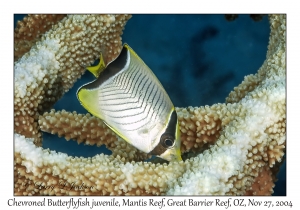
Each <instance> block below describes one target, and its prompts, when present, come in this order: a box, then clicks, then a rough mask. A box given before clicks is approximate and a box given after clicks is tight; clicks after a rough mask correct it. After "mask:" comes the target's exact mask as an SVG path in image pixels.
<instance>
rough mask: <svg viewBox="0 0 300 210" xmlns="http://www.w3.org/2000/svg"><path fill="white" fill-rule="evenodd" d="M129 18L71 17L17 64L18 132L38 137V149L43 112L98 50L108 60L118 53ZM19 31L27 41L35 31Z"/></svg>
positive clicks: (16, 105) (76, 76) (77, 75)
mask: <svg viewBox="0 0 300 210" xmlns="http://www.w3.org/2000/svg"><path fill="white" fill-rule="evenodd" d="M34 17H35V18H36V19H38V18H42V19H43V18H44V16H43V15H41V16H34ZM129 18H130V16H129V15H68V16H67V17H65V18H64V19H63V20H61V21H60V22H58V24H57V25H54V26H53V27H52V29H51V30H49V31H47V33H45V34H44V35H43V36H42V37H41V39H40V40H39V41H38V42H36V44H35V45H34V46H33V47H32V48H31V50H30V51H29V52H27V53H26V54H24V55H23V57H22V58H20V59H19V60H18V61H17V62H16V63H15V94H14V99H15V100H14V125H15V128H14V131H15V132H17V133H20V134H23V135H25V136H26V137H32V138H34V139H35V143H36V144H37V145H40V142H41V134H40V132H39V129H38V126H37V120H38V115H39V113H43V112H44V111H45V110H47V109H49V107H51V106H52V105H53V104H54V103H55V102H56V101H57V100H58V99H59V98H60V97H61V96H62V95H63V94H64V93H65V92H67V91H68V90H69V88H70V87H71V86H72V85H73V83H74V82H75V81H76V80H77V79H78V78H80V77H81V75H82V74H83V72H84V68H83V66H87V65H90V64H91V63H92V62H93V61H94V60H95V59H96V58H97V57H98V56H99V54H100V51H102V52H103V53H104V54H105V59H106V61H110V60H112V59H113V58H114V57H115V56H116V55H117V54H118V52H119V51H120V49H121V37H120V35H121V34H122V30H123V28H124V25H125V23H126V21H127V20H128V19H129ZM28 19H30V18H28ZM21 29H22V30H21ZM21 29H19V31H20V30H21V31H22V32H23V33H24V34H23V36H25V37H26V35H27V34H28V33H30V34H31V33H32V32H31V30H29V31H25V30H24V29H23V28H21ZM35 31H36V30H35ZM26 32H27V33H26ZM27 36H28V35H27Z"/></svg>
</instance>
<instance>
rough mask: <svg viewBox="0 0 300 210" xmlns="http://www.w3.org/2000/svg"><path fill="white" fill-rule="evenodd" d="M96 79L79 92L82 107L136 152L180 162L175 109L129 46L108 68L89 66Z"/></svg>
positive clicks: (102, 64)
mask: <svg viewBox="0 0 300 210" xmlns="http://www.w3.org/2000/svg"><path fill="white" fill-rule="evenodd" d="M87 69H88V70H89V71H91V72H92V73H93V74H94V75H95V76H96V77H97V79H96V80H95V81H93V82H91V83H88V84H86V85H83V86H82V87H80V88H79V89H78V91H77V97H78V100H79V101H80V103H81V104H82V106H83V107H84V108H85V109H87V110H88V111H89V112H90V113H91V114H93V115H94V116H96V117H98V118H100V119H102V120H103V121H104V122H105V124H106V125H107V126H108V127H110V128H111V129H112V130H113V131H114V132H115V133H116V134H118V135H119V136H120V137H121V138H123V139H124V140H125V141H127V142H128V143H130V144H131V145H133V146H134V147H136V148H137V149H139V150H141V151H143V152H145V153H149V154H152V155H157V156H159V157H161V158H163V159H165V160H168V161H173V160H177V161H180V160H182V159H181V153H180V131H179V125H178V120H177V113H176V111H175V108H174V106H173V104H172V102H171V100H170V98H169V96H168V94H167V93H166V91H165V89H164V88H163V86H162V85H161V83H160V82H159V81H158V79H157V78H156V76H155V75H154V73H153V72H152V71H151V70H150V68H149V67H148V66H147V65H146V64H145V63H144V62H143V61H142V59H141V58H140V57H139V56H138V55H137V54H136V53H135V52H134V51H133V50H132V49H131V48H130V47H129V46H128V45H127V44H124V46H123V49H122V51H121V53H120V55H119V56H118V57H117V58H116V59H115V60H113V61H112V62H110V63H109V64H108V65H107V66H106V67H105V64H104V62H103V58H102V55H101V56H100V63H99V64H98V65H97V66H95V67H88V68H87Z"/></svg>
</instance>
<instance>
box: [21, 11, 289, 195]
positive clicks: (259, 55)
mask: <svg viewBox="0 0 300 210" xmlns="http://www.w3.org/2000/svg"><path fill="white" fill-rule="evenodd" d="M23 16H24V15H15V23H16V20H18V19H22V18H23ZM269 33H270V30H269V23H268V19H267V17H266V16H265V17H264V18H263V20H262V21H259V22H254V21H253V20H252V19H251V18H250V17H249V16H248V15H240V16H239V18H238V19H236V20H235V21H232V22H228V21H226V20H225V18H224V16H223V15H133V17H132V18H131V19H130V20H129V21H128V23H127V25H126V27H125V31H124V34H123V35H122V40H123V42H126V43H127V44H129V45H130V46H131V47H132V48H133V49H134V50H135V51H136V53H137V54H138V55H139V56H140V57H141V58H142V59H143V60H144V62H145V63H146V64H147V65H148V66H149V67H150V68H151V69H152V71H153V72H154V73H155V74H156V76H157V77H158V79H159V80H160V81H161V83H162V84H163V86H164V87H165V89H166V91H167V93H168V94H169V96H170V98H171V100H172V101H173V103H174V105H175V106H177V107H187V106H203V105H212V104H214V103H223V102H225V98H226V96H227V95H228V94H229V93H230V91H231V90H232V89H233V88H234V87H235V86H237V85H239V84H240V83H241V81H242V80H243V78H244V76H245V75H249V74H255V73H256V72H257V70H258V68H259V67H260V66H261V65H262V63H263V61H264V60H265V57H266V52H267V45H268V38H269ZM92 80H93V76H92V75H91V74H90V73H89V72H86V73H85V74H84V75H83V77H82V78H81V79H80V80H78V81H77V82H76V83H75V85H74V87H73V88H72V89H71V90H70V91H69V92H68V93H66V94H65V95H64V97H63V98H62V99H61V100H59V101H58V102H57V103H56V104H55V105H54V108H55V109H56V110H62V109H65V110H67V111H77V112H78V113H87V112H86V110H85V109H83V108H82V107H81V105H80V104H79V102H78V101H77V99H76V95H75V94H76V91H77V89H78V88H79V87H80V86H81V85H83V84H85V83H87V82H89V81H92ZM43 137H44V141H43V147H44V148H50V149H51V150H56V151H60V152H65V153H67V154H69V155H73V156H83V157H91V156H94V155H96V154H98V153H101V152H104V153H106V154H110V151H108V150H107V149H106V148H105V147H100V148H98V147H96V146H85V145H78V144H77V142H75V141H72V140H71V141H66V140H65V139H64V138H58V137H57V136H54V135H51V134H48V133H45V134H44V135H43ZM285 174H286V164H285V163H284V164H283V166H282V168H281V171H280V173H279V175H278V178H279V180H278V181H277V182H276V187H275V189H274V191H275V192H274V195H286V176H285Z"/></svg>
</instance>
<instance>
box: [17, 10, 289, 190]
mask: <svg viewBox="0 0 300 210" xmlns="http://www.w3.org/2000/svg"><path fill="white" fill-rule="evenodd" d="M269 19H270V25H271V35H270V42H269V47H268V53H267V59H266V61H265V62H264V64H263V65H262V67H261V68H260V69H259V71H258V73H257V74H256V75H250V76H248V77H246V78H245V80H244V82H242V83H241V85H239V86H238V87H237V88H235V89H234V91H232V93H230V95H229V96H228V98H227V99H226V100H227V103H224V104H215V105H213V106H205V107H188V108H187V109H185V108H177V111H178V116H179V117H178V118H179V121H180V125H181V128H180V129H181V132H182V139H183V144H182V147H181V150H182V151H183V152H188V151H193V152H195V153H196V157H191V158H188V159H186V160H185V161H181V162H174V163H169V164H166V163H164V164H159V163H157V164H154V163H149V162H137V161H132V162H128V160H130V158H128V157H126V158H125V157H122V156H123V153H119V154H113V155H111V156H107V155H103V154H102V155H96V156H94V157H92V158H82V157H80V158H79V157H71V156H67V155H66V154H62V153H56V152H55V151H50V150H45V149H42V148H40V147H37V146H36V145H34V144H33V142H32V139H30V138H25V137H24V136H22V135H20V134H15V194H16V195H38V194H41V195H95V194H97V195H124V194H127V195H164V194H168V195H172V194H175V195H179V194H184V195H188V194H198V195H199V194H202V195H203V194H206V195H215V194H217V195H245V194H247V195H249V194H252V195H260V194H267V195H269V194H271V193H272V187H273V186H274V185H273V184H272V183H273V181H274V173H273V170H272V167H274V168H277V166H278V162H280V161H281V160H282V156H283V154H284V148H285V16H284V15H270V17H269ZM74 119H75V121H76V123H75V122H74ZM68 120H72V121H73V123H74V124H73V125H71V126H73V127H71V128H72V129H74V130H73V137H72V138H74V139H76V140H77V141H78V142H85V143H90V144H92V143H93V142H94V143H96V141H95V138H97V137H98V136H97V135H99V137H100V136H102V135H103V133H104V135H108V136H109V135H111V136H110V137H107V140H106V141H103V143H104V144H107V145H109V146H110V147H114V144H115V145H118V143H117V142H118V141H116V139H115V137H113V135H112V134H111V133H109V132H110V131H109V130H108V129H107V128H106V127H105V126H103V123H101V121H99V120H97V119H94V118H93V117H91V116H89V115H86V116H83V115H77V114H76V113H67V112H54V111H51V112H50V113H44V114H43V115H42V116H40V117H39V125H40V127H41V129H43V130H45V131H49V132H53V133H58V134H59V135H62V136H66V137H67V138H69V137H68V136H70V135H72V132H71V133H70V132H69V131H68V130H65V129H66V126H65V125H66V124H64V123H65V122H68ZM88 121H91V122H94V124H95V128H93V129H89V126H90V125H89V123H87V122H88ZM96 122H97V123H96ZM57 123H60V124H59V125H56V124H57ZM77 123H78V124H77ZM80 127H82V130H78V129H80ZM97 128H98V129H99V132H100V133H99V134H98V133H96V132H95V131H96V130H97V131H98V129H97ZM89 131H90V132H89ZM79 132H80V133H81V134H84V135H82V136H81V135H79ZM92 135H96V137H95V136H92ZM25 136H26V135H25ZM26 137H28V136H26ZM105 137H106V136H105ZM100 138H101V137H100ZM105 139H106V138H105ZM97 143H98V142H97ZM101 143H102V142H101ZM209 145H210V146H209ZM116 147H117V146H116ZM120 148H121V147H120ZM123 148H124V147H123ZM125 150H126V149H125ZM118 151H122V149H119V150H118ZM145 158H146V157H145ZM274 171H276V170H274ZM271 172H272V173H271ZM72 183H76V186H82V185H84V187H83V189H82V188H81V189H78V188H77V189H76V188H75V187H72ZM261 183H263V186H265V187H261ZM37 184H39V187H37ZM52 187H53V188H52Z"/></svg>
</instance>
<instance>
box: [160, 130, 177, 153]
mask: <svg viewBox="0 0 300 210" xmlns="http://www.w3.org/2000/svg"><path fill="white" fill-rule="evenodd" d="M174 140H175V138H174V137H173V136H172V135H170V134H168V133H165V134H163V135H162V136H161V137H160V143H161V145H162V146H163V147H164V148H167V149H169V148H171V147H173V146H174V143H175V141H174Z"/></svg>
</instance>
